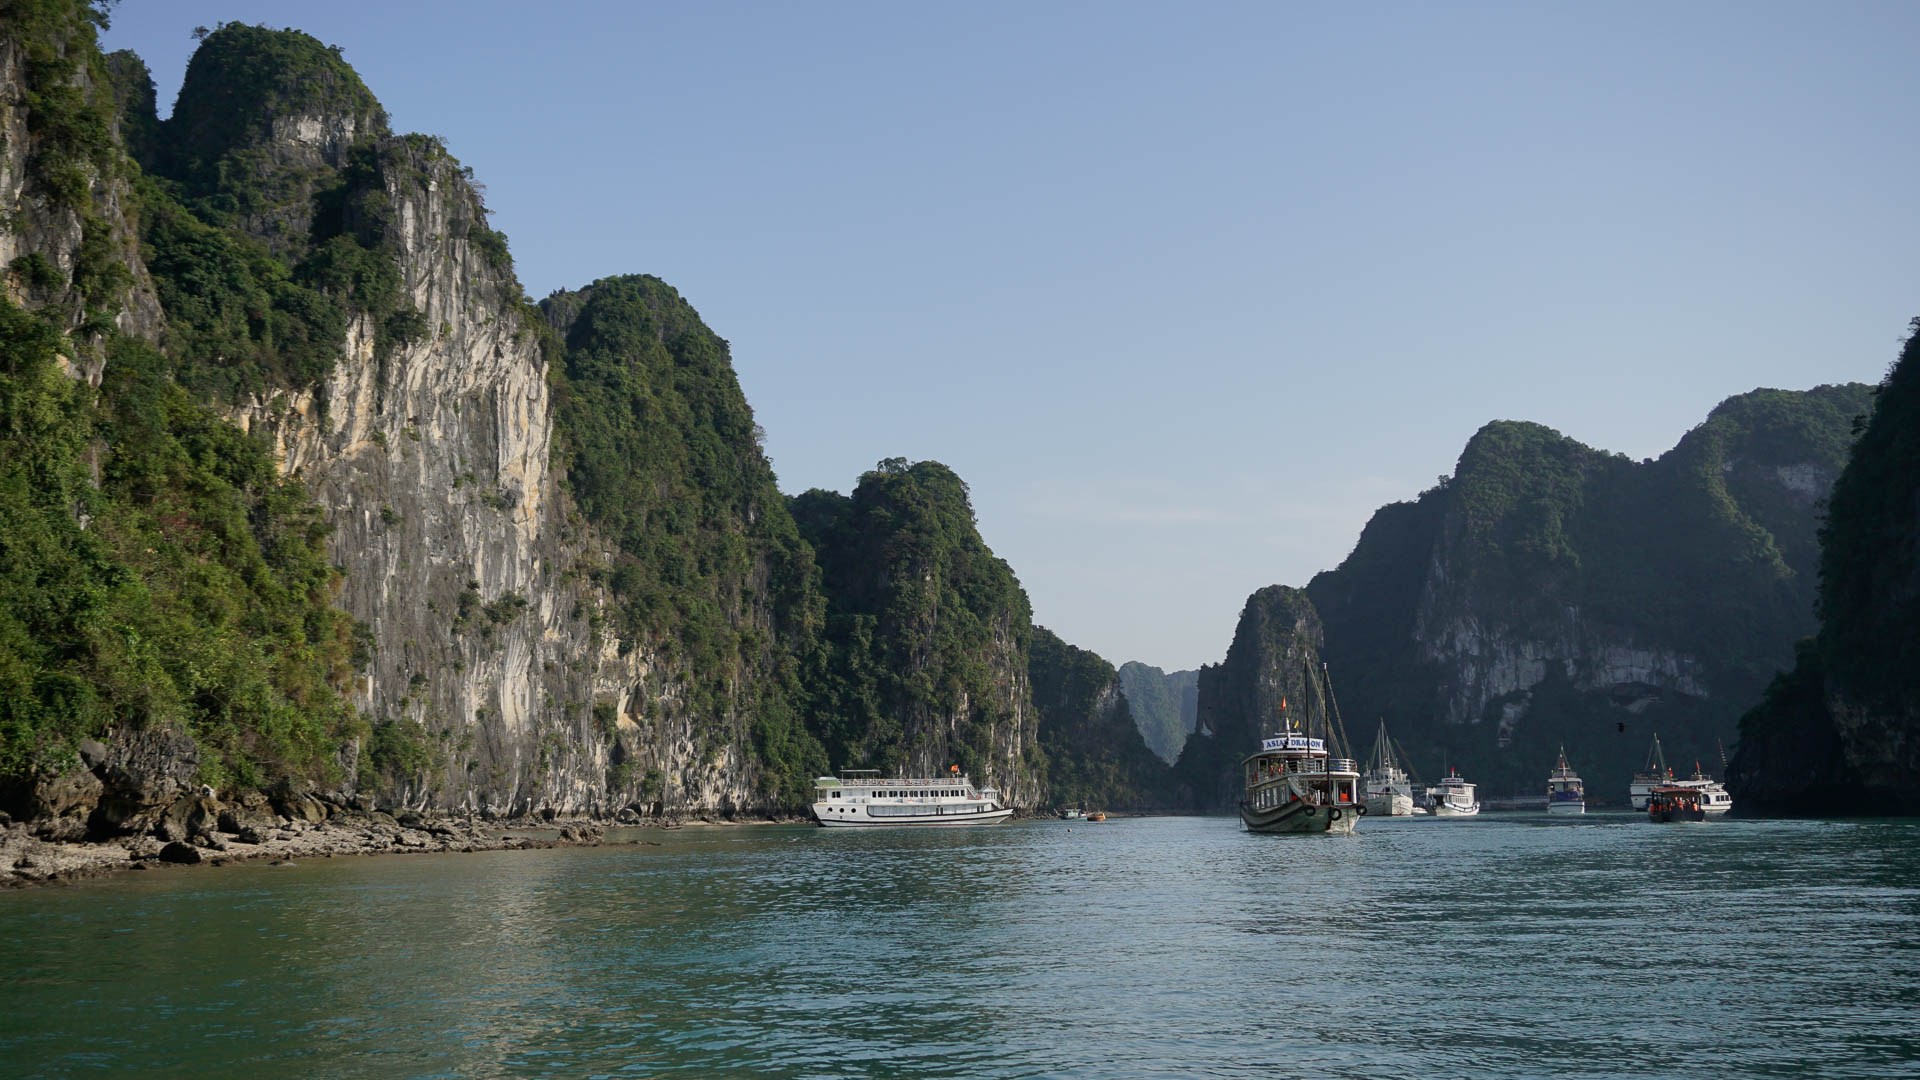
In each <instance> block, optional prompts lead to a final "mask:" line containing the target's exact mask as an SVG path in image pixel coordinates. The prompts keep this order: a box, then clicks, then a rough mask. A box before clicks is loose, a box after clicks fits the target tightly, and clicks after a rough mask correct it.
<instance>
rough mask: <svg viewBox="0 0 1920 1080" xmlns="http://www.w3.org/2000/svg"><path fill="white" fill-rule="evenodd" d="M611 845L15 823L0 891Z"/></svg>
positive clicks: (294, 827) (596, 840)
mask: <svg viewBox="0 0 1920 1080" xmlns="http://www.w3.org/2000/svg"><path fill="white" fill-rule="evenodd" d="M409 819H411V820H409ZM548 828H549V830H550V827H548ZM606 842H607V841H606V840H605V830H604V828H603V827H602V826H600V825H596V824H592V823H569V824H566V825H564V826H562V827H561V828H560V829H559V831H558V833H557V835H546V836H537V837H536V836H529V835H524V834H519V830H514V831H513V832H508V831H506V830H505V828H504V827H503V826H501V825H498V824H495V823H491V822H484V821H478V820H466V819H460V818H448V819H440V820H432V821H429V820H425V819H421V818H418V817H416V816H414V815H405V816H403V817H402V818H395V817H393V816H392V815H389V814H385V813H380V812H372V813H367V814H360V815H353V816H348V817H343V818H342V819H340V820H330V821H324V822H318V823H315V822H306V821H289V820H282V821H280V822H278V823H273V824H267V825H264V826H263V825H237V826H236V827H235V828H234V829H232V830H231V831H225V830H222V829H221V828H219V827H218V826H217V825H216V826H215V827H213V828H211V829H208V830H206V831H203V832H200V833H197V834H194V835H192V836H190V837H188V838H186V839H180V840H169V839H164V838H163V837H161V836H155V835H151V834H149V835H141V836H128V837H121V838H118V839H114V840H107V841H101V842H97V843H87V842H84V841H80V842H75V841H61V840H45V839H41V838H39V837H36V836H34V835H33V833H32V832H31V831H30V830H29V829H28V828H27V827H26V826H25V825H24V824H20V823H14V824H11V825H7V826H5V827H3V828H0V888H20V887H26V886H33V885H57V884H64V883H67V882H72V881H79V880H82V879H85V878H93V877H100V876H103V875H106V874H113V873H118V872H120V871H123V870H149V869H153V868H155V867H160V866H192V865H205V866H224V865H227V864H229V863H237V862H258V861H265V862H269V863H273V864H276V865H277V864H280V863H291V862H293V861H295V860H298V859H312V858H332V857H334V856H336V855H380V854H395V855H410V854H425V853H428V852H455V851H458V852H471V851H508V850H518V849H526V848H552V847H572V846H594V845H599V844H602V843H606ZM616 842H620V841H616ZM624 842H625V843H647V842H648V841H645V840H628V841H624Z"/></svg>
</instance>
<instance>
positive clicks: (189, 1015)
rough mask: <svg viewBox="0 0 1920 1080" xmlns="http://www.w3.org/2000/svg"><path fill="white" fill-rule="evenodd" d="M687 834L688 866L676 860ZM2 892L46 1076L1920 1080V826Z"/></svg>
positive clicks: (729, 842) (206, 877) (1174, 829)
mask: <svg viewBox="0 0 1920 1080" xmlns="http://www.w3.org/2000/svg"><path fill="white" fill-rule="evenodd" d="M655 835H658V834H655ZM663 839H664V843H663V845H662V846H659V847H640V848H628V847H617V848H600V849H581V850H553V851H529V852H500V853H485V854H475V855H458V856H416V857H410V858H407V859H348V860H333V861H329V862H316V863H311V864H307V865H303V866H301V867H298V868H295V869H294V870H278V869H269V868H264V867H235V868H228V869H225V870H222V871H219V872H217V873H188V872H181V873H160V874H153V875H149V876H147V877H145V878H135V877H129V878H125V879H122V880H115V881H111V882H103V883H97V884H90V885H84V886H80V887H75V888H72V889H65V890H43V891H37V892H27V893H18V894H12V895H0V957H4V960H0V963H3V964H4V969H0V974H4V976H5V977H4V979H3V980H0V1061H4V1062H6V1063H7V1066H8V1068H7V1072H8V1074H9V1075H18V1076H22V1077H64V1076H73V1075H78V1074H81V1073H97V1072H102V1071H120V1072H135V1071H138V1072H141V1073H149V1074H157V1075H182V1076H186V1075H196V1076H197V1075H212V1074H240V1073H245V1072H264V1073H269V1074H289V1073H302V1074H313V1075H324V1076H330V1077H362V1076H365V1077H376V1076H378V1077H385V1076H431V1077H523V1076H559V1075H567V1076H609V1077H669V1076H699V1077H733V1076H742V1077H744V1076H755V1077H764V1076H777V1077H796V1078H800V1077H804V1078H816V1077H818V1078H843V1077H844V1078H852V1077H874V1078H879V1077H968V1078H972V1077H1077V1078H1105V1077H1194V1076H1206V1077H1254V1076H1259V1077H1270V1076H1290V1075H1301V1076H1307V1075H1310V1076H1333V1077H1340V1076H1355V1077H1360V1076H1365V1077H1422V1078H1424V1077H1427V1076H1430V1075H1435V1074H1444V1075H1447V1076H1476V1077H1535V1076H1567V1075H1579V1076H1589V1077H1622V1078H1624V1077H1644V1076H1648V1075H1661V1074H1669V1073H1676V1072H1680V1071H1687V1072H1702V1073H1707V1074H1712V1075H1741V1076H1769V1077H1770V1076H1804V1075H1849V1076H1889V1077H1891V1076H1910V1075H1913V1073H1914V1071H1915V1066H1916V1061H1920V1036H1916V1034H1915V1033H1916V1031H1920V1023H1917V1022H1916V1021H1920V1011H1917V1008H1920V965H1916V964H1915V963H1914V957H1915V955H1916V953H1915V950H1916V949H1920V919H1917V918H1916V915H1920V844H1916V841H1920V825H1915V824H1910V823H1904V822H1849V823H1833V822H1826V823H1750V822H1716V823H1712V824H1711V825H1705V826H1672V827H1655V826H1650V825H1645V824H1643V823H1640V822H1638V821H1636V820H1634V819H1631V818H1627V817H1624V816H1622V817H1616V818H1611V819H1609V818H1607V817H1604V816H1598V815H1596V816H1591V817H1588V818H1584V819H1573V820H1547V819H1539V818H1532V819H1529V818H1523V817H1502V816H1498V815H1494V816H1489V817H1484V818H1481V819H1476V820H1471V821H1462V822H1435V821H1420V820H1411V821H1410V820H1404V819H1403V820H1380V819H1370V820H1369V821H1368V822H1367V823H1366V824H1365V825H1364V826H1363V827H1362V829H1361V832H1360V834H1359V835H1357V836H1354V837H1350V838H1348V837H1327V838H1280V837H1261V836H1251V835H1248V834H1246V833H1243V832H1241V831H1240V830H1239V829H1238V827H1237V824H1236V823H1235V822H1233V821H1231V820H1224V819H1208V818H1186V819H1145V820H1118V821H1113V822H1108V823H1106V824H1104V825H1099V826H1091V825H1067V824H1064V823H1054V822H1032V823H1025V824H1015V825H1009V826H1003V827H998V828H991V829H967V830H953V831H939V832H913V831H899V832H891V831H890V832H840V831H828V830H819V829H802V828H791V829H786V828H775V829H685V830H680V831H677V832H673V833H669V834H665V835H664V837H663Z"/></svg>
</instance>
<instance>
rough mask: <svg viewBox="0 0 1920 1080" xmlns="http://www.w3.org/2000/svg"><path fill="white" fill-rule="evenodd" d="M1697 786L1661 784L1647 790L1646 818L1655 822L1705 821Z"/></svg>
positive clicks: (1704, 811)
mask: <svg viewBox="0 0 1920 1080" xmlns="http://www.w3.org/2000/svg"><path fill="white" fill-rule="evenodd" d="M1701 794H1702V793H1701V791H1700V789H1699V788H1692V787H1681V786H1679V785H1678V784H1662V785H1661V786H1659V787H1656V788H1654V789H1653V790H1652V791H1649V792H1647V820H1649V821H1652V822H1655V823H1656V824H1662V825H1664V824H1666V823H1668V822H1674V821H1705V820H1707V812H1706V810H1704V809H1702V808H1701V806H1700V800H1701Z"/></svg>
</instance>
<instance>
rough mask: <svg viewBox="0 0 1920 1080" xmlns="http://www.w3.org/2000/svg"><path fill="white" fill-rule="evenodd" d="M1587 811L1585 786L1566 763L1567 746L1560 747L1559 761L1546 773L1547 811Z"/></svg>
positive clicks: (1557, 812)
mask: <svg viewBox="0 0 1920 1080" xmlns="http://www.w3.org/2000/svg"><path fill="white" fill-rule="evenodd" d="M1586 812H1587V788H1586V785H1584V784H1582V783H1581V782H1580V777H1579V776H1577V775H1575V774H1574V771H1573V767H1572V766H1570V765H1568V764H1567V748H1566V747H1564V746H1562V747H1561V748H1560V763H1559V764H1558V765H1555V766H1554V767H1553V771H1552V772H1550V773H1548V774H1547V813H1549V814H1584V813H1586Z"/></svg>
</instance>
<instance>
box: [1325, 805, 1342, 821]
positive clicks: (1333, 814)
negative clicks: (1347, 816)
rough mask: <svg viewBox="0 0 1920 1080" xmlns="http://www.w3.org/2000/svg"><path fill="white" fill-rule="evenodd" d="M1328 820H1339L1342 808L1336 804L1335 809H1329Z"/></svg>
mask: <svg viewBox="0 0 1920 1080" xmlns="http://www.w3.org/2000/svg"><path fill="white" fill-rule="evenodd" d="M1327 820H1328V821H1339V820H1340V808H1339V807H1337V806H1336V807H1334V808H1333V809H1331V810H1329V811H1327Z"/></svg>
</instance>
